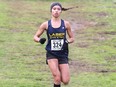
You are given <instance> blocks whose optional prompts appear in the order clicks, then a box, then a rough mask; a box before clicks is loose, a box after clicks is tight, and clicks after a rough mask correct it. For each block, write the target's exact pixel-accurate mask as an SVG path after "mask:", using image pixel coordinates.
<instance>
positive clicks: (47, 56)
mask: <svg viewBox="0 0 116 87" xmlns="http://www.w3.org/2000/svg"><path fill="white" fill-rule="evenodd" d="M49 59H58V63H59V64H68V58H67V57H64V58H59V57H56V56H55V55H52V54H51V53H49V52H46V64H48V62H47V60H49Z"/></svg>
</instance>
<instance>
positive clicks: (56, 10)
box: [52, 5, 62, 18]
mask: <svg viewBox="0 0 116 87" xmlns="http://www.w3.org/2000/svg"><path fill="white" fill-rule="evenodd" d="M61 12H62V10H61V7H60V6H58V5H56V6H54V7H53V8H52V16H54V17H55V18H58V17H59V16H60V13H61Z"/></svg>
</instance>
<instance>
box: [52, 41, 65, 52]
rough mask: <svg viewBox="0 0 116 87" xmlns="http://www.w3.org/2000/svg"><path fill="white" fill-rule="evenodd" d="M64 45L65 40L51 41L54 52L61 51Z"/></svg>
mask: <svg viewBox="0 0 116 87" xmlns="http://www.w3.org/2000/svg"><path fill="white" fill-rule="evenodd" d="M63 44H64V40H63V39H58V40H51V50H53V51H58V50H61V49H62V46H63Z"/></svg>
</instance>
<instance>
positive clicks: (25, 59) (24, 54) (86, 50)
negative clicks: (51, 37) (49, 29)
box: [0, 0, 116, 87]
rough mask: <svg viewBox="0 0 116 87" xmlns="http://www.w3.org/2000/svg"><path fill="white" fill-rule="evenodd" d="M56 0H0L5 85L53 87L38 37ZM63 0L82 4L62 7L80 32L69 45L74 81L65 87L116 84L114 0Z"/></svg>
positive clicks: (1, 83)
mask: <svg viewBox="0 0 116 87" xmlns="http://www.w3.org/2000/svg"><path fill="white" fill-rule="evenodd" d="M52 1H54V0H10V1H9V0H0V87H52V81H53V78H52V76H51V73H50V70H49V68H48V66H47V65H46V57H45V55H46V51H45V49H44V48H45V44H44V45H41V44H39V43H35V42H34V41H33V35H34V34H35V32H36V31H37V29H38V26H39V25H40V24H41V23H42V22H44V21H47V20H49V19H50V17H51V16H50V12H49V7H50V6H49V5H50V4H51V2H52ZM58 1H60V2H62V4H63V7H72V6H77V5H78V6H79V8H75V9H72V10H69V11H66V12H62V18H63V19H66V20H68V21H69V22H71V24H72V28H73V30H74V35H75V42H74V43H73V44H71V45H70V46H69V47H70V54H69V59H70V61H69V64H70V72H71V81H70V84H69V85H68V86H66V87H114V86H115V84H116V82H115V81H116V74H115V73H116V67H115V65H116V51H115V50H116V44H115V43H116V26H115V25H116V24H115V23H116V20H114V19H115V17H116V12H115V8H116V4H115V3H114V1H111V0H88V1H85V0H78V1H77V0H73V1H70V0H58ZM73 24H74V25H73ZM78 28H79V29H78ZM42 37H46V35H45V33H44V34H43V35H42ZM62 87H65V86H64V85H63V86H62Z"/></svg>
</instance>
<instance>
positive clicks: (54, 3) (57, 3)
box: [50, 2, 78, 11]
mask: <svg viewBox="0 0 116 87" xmlns="http://www.w3.org/2000/svg"><path fill="white" fill-rule="evenodd" d="M55 5H58V6H60V8H61V10H62V11H67V10H70V9H73V8H78V6H75V7H70V8H63V7H62V5H61V4H60V3H59V2H53V3H52V4H51V6H50V11H52V8H53V7H54V6H55Z"/></svg>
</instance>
